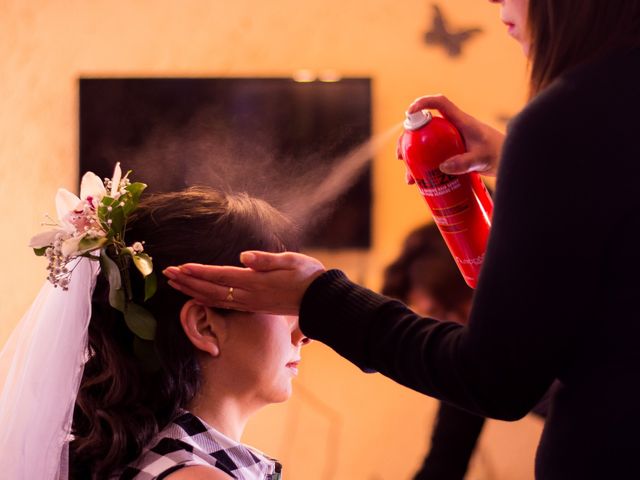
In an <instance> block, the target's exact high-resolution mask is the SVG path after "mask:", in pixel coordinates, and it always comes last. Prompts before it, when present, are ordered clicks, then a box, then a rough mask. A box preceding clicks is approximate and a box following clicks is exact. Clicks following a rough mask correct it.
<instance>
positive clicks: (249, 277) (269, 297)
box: [163, 251, 325, 315]
mask: <svg viewBox="0 0 640 480" xmlns="http://www.w3.org/2000/svg"><path fill="white" fill-rule="evenodd" d="M240 260H241V261H242V263H243V264H245V265H246V266H247V267H248V268H240V267H221V266H215V265H200V264H197V263H187V264H185V265H182V266H180V267H169V268H167V269H166V270H164V272H163V273H164V274H165V276H166V277H167V278H168V279H169V284H170V285H171V286H172V287H173V288H175V289H177V290H179V291H181V292H183V293H185V294H186V295H189V296H190V297H193V298H194V299H195V300H197V301H198V302H200V303H202V304H204V305H207V306H209V307H221V308H229V309H232V310H243V311H249V312H261V313H273V314H279V315H298V312H299V310H300V302H301V301H302V296H303V295H304V292H305V291H306V290H307V287H309V285H310V284H311V282H312V281H313V280H315V279H316V278H317V277H318V276H320V275H321V274H322V273H323V272H324V271H325V268H324V266H323V265H322V263H320V262H319V261H318V260H316V259H315V258H312V257H308V256H306V255H302V254H300V253H291V252H286V253H267V252H257V251H251V252H243V253H242V255H240ZM230 287H232V288H233V291H231V290H230ZM230 292H231V293H230Z"/></svg>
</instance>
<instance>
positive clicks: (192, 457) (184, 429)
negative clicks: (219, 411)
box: [113, 411, 282, 480]
mask: <svg viewBox="0 0 640 480" xmlns="http://www.w3.org/2000/svg"><path fill="white" fill-rule="evenodd" d="M149 445H150V447H148V448H145V449H144V450H143V452H142V454H141V455H140V457H138V459H137V460H136V461H135V462H134V463H132V464H130V465H129V466H127V467H125V469H124V470H123V471H122V472H121V473H120V474H118V475H116V476H115V477H113V479H114V480H115V479H119V480H161V479H163V478H166V477H167V476H168V475H169V474H171V473H173V472H175V471H177V470H180V469H181V468H184V467H189V466H194V465H209V466H213V467H215V468H218V469H220V470H222V471H224V472H225V473H227V474H228V475H230V476H231V478H235V479H237V480H281V479H282V473H281V470H282V466H281V465H280V463H278V462H277V461H275V460H274V459H272V458H269V457H267V456H265V455H264V454H263V453H261V452H259V451H257V450H255V449H253V448H250V447H248V446H246V445H243V444H241V443H238V442H236V441H234V440H231V439H230V438H228V437H225V436H224V435H222V434H221V433H220V432H218V431H216V430H214V429H213V428H212V427H210V426H209V425H207V424H206V423H204V421H202V420H201V419H200V418H198V417H196V416H195V415H193V414H192V413H189V412H187V411H183V412H182V413H181V415H180V416H179V417H177V418H176V419H175V420H174V421H173V422H172V423H170V424H169V425H167V427H166V428H165V429H164V430H162V431H161V432H160V433H159V434H158V435H156V437H155V438H154V439H153V441H151V442H150V444H149Z"/></svg>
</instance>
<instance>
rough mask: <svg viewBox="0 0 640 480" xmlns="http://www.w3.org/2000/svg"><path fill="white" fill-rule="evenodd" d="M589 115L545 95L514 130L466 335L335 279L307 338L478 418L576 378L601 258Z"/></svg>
mask: <svg viewBox="0 0 640 480" xmlns="http://www.w3.org/2000/svg"><path fill="white" fill-rule="evenodd" d="M551 106H552V108H551ZM576 109H577V111H578V112H580V111H581V110H580V109H584V110H585V115H584V116H581V115H577V116H576V115H575V112H576ZM586 109H587V106H584V107H581V106H579V105H573V104H572V103H571V102H570V101H569V102H567V101H564V100H563V97H562V95H555V94H551V95H547V96H546V98H544V99H543V100H540V101H537V102H533V104H531V105H530V106H529V107H528V108H527V110H525V112H523V113H522V114H521V115H520V117H519V118H518V119H516V120H515V121H514V122H513V124H512V127H511V130H510V133H509V135H508V136H507V139H506V142H505V145H504V150H503V158H502V162H501V166H500V171H499V175H498V185H497V189H496V196H495V209H494V215H493V223H492V231H491V235H490V239H489V244H488V248H487V253H486V256H485V260H484V264H483V269H482V273H481V276H480V281H479V285H478V289H477V291H476V294H475V298H474V303H473V307H472V311H471V316H470V320H469V324H468V326H467V327H463V326H460V325H458V324H454V323H449V322H439V321H436V320H433V319H429V318H421V317H419V316H418V315H416V314H415V313H413V312H412V311H410V310H409V309H408V308H407V307H405V306H404V305H402V304H401V303H399V302H397V301H394V300H391V299H388V298H386V297H383V296H381V295H378V294H376V293H374V292H372V291H370V290H367V289H365V288H363V287H360V286H358V285H355V284H353V283H352V282H350V281H349V280H348V279H347V278H346V277H345V276H344V275H343V274H342V273H341V272H339V271H335V270H334V271H329V272H327V273H325V274H323V275H322V276H320V277H319V278H317V279H316V280H315V281H314V282H313V283H312V284H311V286H310V287H309V289H308V290H307V292H306V293H305V295H304V298H303V301H302V304H301V309H300V326H301V328H302V330H303V332H304V333H305V335H307V336H309V337H311V338H315V339H318V340H320V341H322V342H323V343H326V344H327V345H329V346H330V347H332V348H333V349H334V350H336V351H337V352H338V353H340V354H341V355H343V356H344V357H346V358H347V359H349V360H351V361H352V362H354V363H356V364H357V365H358V366H360V367H361V368H372V369H375V370H377V371H378V372H381V373H383V374H384V375H386V376H388V377H390V378H392V379H394V380H396V381H397V382H399V383H401V384H403V385H406V386H408V387H409V388H412V389H414V390H417V391H420V392H423V393H426V394H428V395H431V396H434V397H436V398H439V399H441V400H444V401H448V402H450V403H453V404H455V405H458V406H460V407H462V408H464V409H466V410H469V411H471V412H474V413H477V414H479V415H483V416H487V417H494V418H499V419H504V420H514V419H518V418H521V417H522V416H524V415H525V414H526V413H527V412H529V411H530V410H531V408H533V406H534V405H535V404H536V403H537V401H538V400H539V399H540V398H541V397H542V395H543V394H544V393H545V391H546V390H547V389H548V387H549V386H550V385H551V383H552V381H553V380H554V379H555V378H556V377H558V376H559V375H561V374H562V373H563V370H565V369H570V368H572V367H573V366H572V365H571V361H570V359H571V358H576V357H575V355H574V354H575V353H576V351H577V350H579V349H581V348H584V346H583V345H582V342H581V332H582V331H584V330H585V329H588V328H592V327H593V325H594V324H595V322H593V321H592V319H589V320H588V317H589V315H592V313H590V312H589V308H590V299H597V298H598V296H597V288H598V285H597V284H596V281H595V280H594V273H593V272H594V270H596V269H595V268H594V265H593V262H592V258H593V256H594V255H597V254H598V252H599V249H600V248H601V246H600V243H599V242H600V237H599V234H598V232H597V231H595V230H594V229H591V228H589V227H588V226H589V225H590V223H591V222H592V218H593V216H594V215H598V214H599V212H598V209H597V208H596V205H594V204H593V202H594V200H593V199H594V197H596V196H594V195H585V191H586V189H588V188H593V182H594V180H595V178H597V170H596V169H594V168H592V167H593V166H594V164H597V159H595V158H594V155H595V154H594V153H593V151H597V150H598V148H597V145H594V144H593V143H592V141H591V140H590V138H593V139H594V140H593V141H595V142H597V141H598V139H597V136H596V135H591V134H590V132H591V131H592V130H593V126H592V123H593V120H592V119H590V118H588V116H587V112H586ZM583 117H584V118H583ZM590 135H591V136H590ZM585 139H586V140H585ZM593 355H597V352H593Z"/></svg>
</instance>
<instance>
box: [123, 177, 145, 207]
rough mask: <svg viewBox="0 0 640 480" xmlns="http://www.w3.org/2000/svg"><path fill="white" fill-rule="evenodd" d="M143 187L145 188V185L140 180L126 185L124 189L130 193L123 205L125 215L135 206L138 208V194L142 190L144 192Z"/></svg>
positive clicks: (139, 194) (140, 193)
mask: <svg viewBox="0 0 640 480" xmlns="http://www.w3.org/2000/svg"><path fill="white" fill-rule="evenodd" d="M145 188H147V185H146V184H144V183H142V182H135V183H131V184H129V185H127V188H126V190H127V192H129V193H130V195H129V198H128V199H127V201H126V202H125V205H124V207H123V209H124V214H125V215H129V214H130V213H131V212H133V211H134V210H135V209H136V208H138V202H140V196H141V195H142V192H144V190H145Z"/></svg>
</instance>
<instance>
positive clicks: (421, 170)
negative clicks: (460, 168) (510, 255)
mask: <svg viewBox="0 0 640 480" xmlns="http://www.w3.org/2000/svg"><path fill="white" fill-rule="evenodd" d="M404 129H405V130H404V133H403V135H402V136H401V137H400V140H399V141H400V152H401V155H402V159H403V160H404V161H405V163H406V164H407V168H408V169H409V172H410V173H411V175H412V176H413V178H414V179H415V181H416V185H417V186H418V189H419V190H420V194H421V195H422V197H423V198H424V200H425V201H426V202H427V205H428V206H429V208H430V210H431V213H432V215H433V220H434V221H435V223H436V224H437V225H438V228H439V229H440V233H441V234H442V236H443V238H444V241H445V243H446V244H447V246H448V247H449V251H450V252H451V254H452V255H453V258H454V260H455V262H456V264H457V265H458V268H459V269H460V272H461V273H462V276H463V277H464V279H465V281H466V282H467V284H468V285H469V286H470V287H471V288H475V287H476V285H477V282H478V276H479V274H480V268H481V267H482V261H483V260H484V253H485V250H486V246H487V239H488V237H489V230H490V228H491V214H492V213H493V201H492V200H491V196H490V195H489V192H488V191H487V189H486V187H485V186H484V184H483V183H482V180H481V179H480V175H478V174H477V173H467V174H464V175H447V174H446V173H443V172H441V171H440V169H439V166H440V164H441V163H442V162H444V161H445V160H447V159H448V158H450V157H452V156H454V155H458V154H460V153H464V151H465V147H464V142H463V140H462V137H461V135H460V133H459V132H458V130H457V129H456V128H455V127H454V126H453V125H452V124H451V123H450V122H449V121H447V120H446V119H444V118H442V117H434V116H432V115H431V113H430V112H428V111H418V112H415V113H411V114H407V118H406V120H405V121H404Z"/></svg>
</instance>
